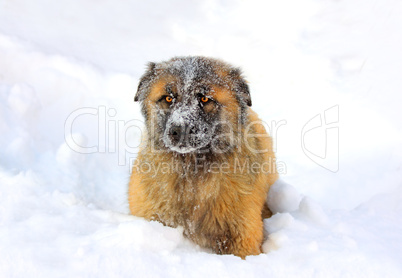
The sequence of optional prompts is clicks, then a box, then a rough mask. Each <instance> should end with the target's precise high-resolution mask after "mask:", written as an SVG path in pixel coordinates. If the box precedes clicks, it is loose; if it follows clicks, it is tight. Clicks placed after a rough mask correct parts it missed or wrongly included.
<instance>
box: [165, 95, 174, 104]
mask: <svg viewBox="0 0 402 278" xmlns="http://www.w3.org/2000/svg"><path fill="white" fill-rule="evenodd" d="M165 100H166V102H169V103H170V102H172V101H173V98H172V97H171V96H166V97H165Z"/></svg>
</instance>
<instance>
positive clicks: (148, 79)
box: [134, 62, 156, 101]
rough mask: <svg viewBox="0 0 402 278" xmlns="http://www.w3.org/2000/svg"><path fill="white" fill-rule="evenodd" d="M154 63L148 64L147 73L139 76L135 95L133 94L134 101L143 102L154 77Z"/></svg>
mask: <svg viewBox="0 0 402 278" xmlns="http://www.w3.org/2000/svg"><path fill="white" fill-rule="evenodd" d="M155 67H156V64H155V63H152V62H150V63H148V67H147V71H146V72H145V73H144V74H143V76H141V79H140V83H139V84H138V88H137V93H136V94H135V97H134V101H143V100H144V99H145V98H146V97H147V95H148V93H149V90H150V85H151V83H152V81H153V79H154V77H155V75H156V72H155Z"/></svg>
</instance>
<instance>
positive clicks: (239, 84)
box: [230, 68, 251, 106]
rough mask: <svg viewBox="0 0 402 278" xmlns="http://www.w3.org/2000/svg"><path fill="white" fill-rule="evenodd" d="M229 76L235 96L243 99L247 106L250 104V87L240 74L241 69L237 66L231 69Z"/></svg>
mask: <svg viewBox="0 0 402 278" xmlns="http://www.w3.org/2000/svg"><path fill="white" fill-rule="evenodd" d="M230 76H231V78H232V80H233V84H234V91H235V92H236V96H237V97H238V98H240V99H241V100H243V101H244V102H245V103H246V104H247V105H248V106H251V96H250V89H249V87H248V84H247V81H246V80H245V79H244V77H243V76H242V73H241V70H240V69H239V68H235V69H232V70H231V71H230Z"/></svg>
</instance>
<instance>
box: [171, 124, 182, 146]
mask: <svg viewBox="0 0 402 278" xmlns="http://www.w3.org/2000/svg"><path fill="white" fill-rule="evenodd" d="M181 129H182V127H181V126H179V125H175V126H172V127H171V128H170V130H169V135H170V138H171V139H172V141H173V142H175V143H177V142H179V141H180V138H181Z"/></svg>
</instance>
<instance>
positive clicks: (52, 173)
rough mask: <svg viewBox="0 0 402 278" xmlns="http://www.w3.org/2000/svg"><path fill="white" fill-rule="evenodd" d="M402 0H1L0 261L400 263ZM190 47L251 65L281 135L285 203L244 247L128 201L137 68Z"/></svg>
mask: <svg viewBox="0 0 402 278" xmlns="http://www.w3.org/2000/svg"><path fill="white" fill-rule="evenodd" d="M401 9H402V6H401V5H400V4H399V3H395V2H393V1H390V0H389V1H383V2H382V3H381V4H380V3H376V2H374V1H373V2H372V1H369V2H367V1H365V2H363V1H362V0H359V1H354V2H339V1H329V0H328V1H323V2H320V3H318V2H315V1H307V2H306V1H305V2H303V3H302V2H300V1H294V0H286V1H281V3H274V2H272V3H271V2H266V3H265V2H264V3H263V2H260V1H249V2H247V3H246V2H245V3H243V2H238V3H235V4H231V5H229V4H228V3H223V2H219V1H205V2H202V3H201V2H200V3H192V2H188V3H186V4H185V3H182V2H179V1H174V2H169V4H168V3H164V2H162V1H158V3H153V2H152V3H146V4H145V3H142V4H139V3H137V2H135V1H127V2H125V3H119V4H116V3H115V2H112V1H109V0H107V1H102V2H99V3H97V4H96V5H95V4H93V3H92V2H91V1H64V0H63V1H58V2H57V4H55V3H53V2H52V1H46V0H40V1H35V3H33V2H29V1H26V0H18V1H3V2H2V3H0V65H1V66H0V100H1V101H0V119H1V120H0V134H1V136H0V146H1V147H0V203H1V206H0V275H1V276H2V277H26V276H31V277H74V276H79V277H88V276H101V277H116V276H118V277H125V276H127V277H132V276H133V275H137V276H151V277H187V276H195V277H205V276H207V275H208V276H220V277H242V276H256V277H266V276H269V277H284V276H296V275H297V276H298V277H311V276H318V277H328V276H339V277H340V276H342V277H343V276H345V275H348V276H352V277H354V276H362V277H363V276H364V277H373V276H384V277H401V276H402V268H401V266H400V261H401V258H402V244H401V242H402V236H401V235H402V224H401V222H400V214H401V213H402V205H401V204H402V191H401V184H402V174H401V162H400V161H401V158H402V148H401V146H400V142H401V137H402V136H401V127H402V123H401V121H400V119H401V118H402V117H401V116H402V115H401V113H402V112H401V110H400V109H399V103H400V93H399V91H398V90H399V88H400V79H399V77H398V76H397V74H398V73H399V72H401V70H402V69H401V65H402V63H398V61H400V60H401V57H402V56H401V54H400V49H401V47H402V45H401V40H400V36H401V35H400V30H399V26H400V24H401V19H400V16H399V14H400V12H401ZM201 23H202V24H201ZM201 26H202V27H201ZM187 54H197V55H200V54H201V55H210V56H215V57H219V58H222V59H225V60H227V61H228V62H230V63H233V64H235V65H237V66H241V67H243V69H244V71H245V75H246V76H247V77H248V79H249V81H250V86H251V91H252V98H253V107H254V110H255V111H257V112H258V113H259V115H260V116H261V118H263V119H264V120H266V121H267V128H268V129H269V130H270V132H271V134H272V135H273V137H274V140H275V144H276V151H277V157H278V162H279V163H278V165H281V167H282V172H281V173H282V175H281V177H282V179H281V180H280V181H278V182H277V183H276V184H275V185H274V186H273V187H272V189H271V195H270V196H269V199H268V201H269V203H270V206H271V209H272V211H273V212H274V213H275V215H274V216H273V217H272V218H270V219H267V220H265V227H266V230H267V232H268V234H267V239H266V241H265V242H264V245H263V250H264V252H265V253H264V254H261V255H259V256H255V257H248V258H247V259H246V260H245V261H243V260H241V259H239V258H237V257H234V256H218V255H215V254H211V253H210V252H209V251H208V250H201V249H200V248H199V247H197V246H195V245H194V244H193V243H191V242H189V241H187V240H186V239H185V238H183V236H182V230H181V229H171V228H168V227H164V226H163V225H161V224H159V223H156V222H146V221H144V220H143V219H139V218H136V217H133V216H130V215H129V214H128V207H127V206H128V205H127V200H126V198H127V194H126V191H127V182H128V177H129V175H130V173H129V169H130V167H129V165H130V161H131V159H132V158H134V157H135V156H136V151H137V150H138V142H139V138H140V136H141V132H142V130H141V126H142V116H141V115H140V111H139V107H138V105H135V104H134V103H133V102H132V100H133V97H134V93H135V88H136V86H137V82H138V78H139V76H140V75H141V74H142V72H143V70H144V65H145V63H146V62H147V61H152V60H154V61H160V60H162V59H168V58H170V57H171V56H174V55H187ZM77 115H79V116H78V117H76V118H75V117H73V116H77ZM66 134H67V135H66ZM302 139H303V140H302ZM302 143H303V144H302ZM77 150H80V151H81V153H79V152H76V151H77ZM82 152H84V154H83V153H82Z"/></svg>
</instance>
